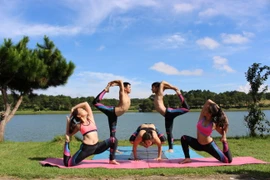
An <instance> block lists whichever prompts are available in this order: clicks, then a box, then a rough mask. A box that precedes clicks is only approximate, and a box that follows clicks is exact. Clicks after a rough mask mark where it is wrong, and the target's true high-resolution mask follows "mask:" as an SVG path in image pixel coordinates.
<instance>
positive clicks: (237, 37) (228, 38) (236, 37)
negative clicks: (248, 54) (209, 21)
mask: <svg viewBox="0 0 270 180" xmlns="http://www.w3.org/2000/svg"><path fill="white" fill-rule="evenodd" d="M249 37H253V33H247V32H244V33H243V35H241V34H226V33H222V34H221V38H222V41H223V43H225V44H245V43H247V42H249Z"/></svg>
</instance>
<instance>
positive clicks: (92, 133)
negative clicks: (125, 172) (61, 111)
mask: <svg viewBox="0 0 270 180" xmlns="http://www.w3.org/2000/svg"><path fill="white" fill-rule="evenodd" d="M78 131H80V132H81V134H82V135H83V142H82V144H81V146H80V149H79V150H78V151H77V152H76V153H75V154H74V155H73V156H72V157H71V155H70V150H69V141H70V137H71V136H72V135H74V134H76V133H77V132H78ZM117 143H118V141H117V139H116V138H115V137H111V138H109V139H106V140H104V141H102V142H99V140H98V133H97V127H96V123H95V120H94V116H93V112H92V109H91V107H90V106H89V104H88V103H87V102H84V103H80V104H77V105H76V106H74V107H73V108H72V109H71V119H69V117H67V126H66V142H65V146H64V159H63V160H64V165H65V166H75V165H77V164H78V163H80V162H81V161H82V160H84V159H85V158H87V157H88V156H90V155H93V154H100V153H102V152H104V151H106V150H107V149H108V148H110V157H109V158H110V160H109V163H110V164H119V163H118V162H117V161H116V160H115V150H116V149H117Z"/></svg>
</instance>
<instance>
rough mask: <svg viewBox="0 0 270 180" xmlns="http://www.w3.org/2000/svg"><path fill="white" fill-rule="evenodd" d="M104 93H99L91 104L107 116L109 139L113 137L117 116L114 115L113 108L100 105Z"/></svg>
mask: <svg viewBox="0 0 270 180" xmlns="http://www.w3.org/2000/svg"><path fill="white" fill-rule="evenodd" d="M105 93H106V91H105V90H103V91H102V92H101V93H99V94H98V95H97V97H96V98H95V99H94V101H93V103H92V104H93V105H94V106H95V107H96V108H97V109H99V110H100V111H101V112H103V113H104V114H106V115H107V117H108V123H109V129H110V137H115V133H116V126H117V116H116V114H115V110H114V106H105V105H104V104H101V103H100V101H101V100H102V98H103V96H104V95H105Z"/></svg>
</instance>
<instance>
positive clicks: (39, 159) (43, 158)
mask: <svg viewBox="0 0 270 180" xmlns="http://www.w3.org/2000/svg"><path fill="white" fill-rule="evenodd" d="M28 159H30V160H32V161H44V160H45V159H47V157H33V158H31V157H30V158H28Z"/></svg>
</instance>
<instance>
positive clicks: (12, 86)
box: [0, 36, 75, 141]
mask: <svg viewBox="0 0 270 180" xmlns="http://www.w3.org/2000/svg"><path fill="white" fill-rule="evenodd" d="M28 42H29V38H28V37H26V36H25V37H23V38H22V39H21V40H20V41H19V42H18V43H17V44H14V43H13V42H12V40H11V39H4V42H3V44H2V45H1V46H0V90H1V94H2V98H3V104H4V112H3V113H2V115H1V117H3V118H1V121H0V123H1V124H0V141H3V134H4V129H5V125H6V123H7V122H8V121H9V120H10V119H11V118H12V117H13V115H14V114H15V112H16V111H17V109H18V108H19V106H20V104H21V102H22V99H23V96H24V95H31V94H32V93H33V90H37V89H47V88H49V87H51V86H53V87H56V86H59V85H64V84H66V83H67V80H68V78H69V77H70V76H71V75H72V74H73V71H74V69H75V64H74V63H73V62H71V61H70V62H67V61H66V59H65V58H64V57H63V56H62V54H61V51H60V50H59V49H58V48H56V47H55V45H54V43H53V42H52V41H51V40H50V39H49V38H48V37H47V36H44V42H43V44H39V43H37V46H36V48H35V49H30V48H28V47H27V45H28ZM8 93H11V94H12V95H13V97H14V98H15V100H16V101H15V102H13V104H11V103H10V100H9V96H8ZM13 100H14V99H13Z"/></svg>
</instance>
